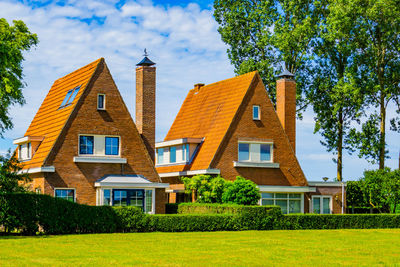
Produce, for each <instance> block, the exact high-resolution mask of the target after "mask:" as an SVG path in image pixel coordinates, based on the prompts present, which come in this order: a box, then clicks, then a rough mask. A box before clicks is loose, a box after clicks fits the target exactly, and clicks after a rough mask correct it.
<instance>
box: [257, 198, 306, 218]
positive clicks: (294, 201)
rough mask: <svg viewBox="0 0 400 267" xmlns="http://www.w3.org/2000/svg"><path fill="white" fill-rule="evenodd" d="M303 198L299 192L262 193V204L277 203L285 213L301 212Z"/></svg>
mask: <svg viewBox="0 0 400 267" xmlns="http://www.w3.org/2000/svg"><path fill="white" fill-rule="evenodd" d="M301 200H302V195H301V194H297V193H261V205H263V206H265V205H277V206H279V207H281V210H282V213H283V214H290V213H301V212H302V210H301V205H302V204H301V202H302V201H301Z"/></svg>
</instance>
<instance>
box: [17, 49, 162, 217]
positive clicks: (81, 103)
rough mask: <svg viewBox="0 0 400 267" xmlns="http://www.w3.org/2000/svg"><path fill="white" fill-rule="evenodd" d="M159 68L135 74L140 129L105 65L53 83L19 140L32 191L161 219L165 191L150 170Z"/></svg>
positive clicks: (147, 65) (145, 66)
mask: <svg viewBox="0 0 400 267" xmlns="http://www.w3.org/2000/svg"><path fill="white" fill-rule="evenodd" d="M155 74H156V68H155V67H154V63H153V62H151V61H150V60H149V59H148V58H147V57H145V58H144V59H143V60H142V61H141V62H140V63H139V64H138V66H137V68H136V125H135V123H134V121H133V119H132V118H131V115H130V113H129V111H128V109H127V107H126V105H125V103H124V100H123V99H122V97H121V95H120V93H119V90H118V88H117V86H116V85H115V83H114V80H113V78H112V76H111V74H110V71H109V69H108V67H107V65H106V63H105V60H104V59H103V58H101V59H98V60H96V61H94V62H92V63H90V64H89V65H87V66H84V67H82V68H80V69H78V70H76V71H74V72H71V73H70V74H68V75H66V76H64V77H62V78H60V79H58V80H56V81H55V82H54V84H53V86H52V87H51V89H50V91H49V92H48V94H47V96H46V97H45V99H44V101H43V103H42V105H41V106H40V108H39V110H38V112H37V113H36V115H35V116H34V118H33V120H32V122H31V124H30V126H29V128H28V130H27V131H26V133H25V135H24V136H23V137H21V138H18V139H15V140H14V144H16V145H18V147H17V153H16V154H17V156H18V158H19V159H20V160H21V161H22V162H23V169H22V171H21V172H26V173H29V175H30V177H31V178H32V183H31V185H30V186H31V189H32V190H33V191H36V192H37V193H44V194H49V195H52V196H55V197H60V198H64V199H67V200H71V201H76V202H78V203H83V204H89V205H113V206H120V205H131V206H139V207H141V208H142V209H143V210H144V211H145V212H148V213H164V212H165V202H166V197H167V196H166V193H165V188H167V187H168V184H165V183H162V181H161V178H160V177H159V175H158V173H157V171H156V169H155V167H154V163H153V157H154V152H153V151H154V141H155Z"/></svg>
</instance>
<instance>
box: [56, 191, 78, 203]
mask: <svg viewBox="0 0 400 267" xmlns="http://www.w3.org/2000/svg"><path fill="white" fill-rule="evenodd" d="M54 196H55V197H58V198H62V199H65V200H68V201H72V202H74V201H75V189H55V190H54Z"/></svg>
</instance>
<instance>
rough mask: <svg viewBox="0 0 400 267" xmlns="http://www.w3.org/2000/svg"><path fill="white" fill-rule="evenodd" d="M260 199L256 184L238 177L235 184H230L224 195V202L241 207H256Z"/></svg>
mask: <svg viewBox="0 0 400 267" xmlns="http://www.w3.org/2000/svg"><path fill="white" fill-rule="evenodd" d="M260 197H261V196H260V191H259V189H258V187H257V185H256V184H255V183H254V182H252V181H250V180H247V179H245V178H243V177H241V176H238V177H236V180H235V181H234V182H233V183H232V182H230V183H228V185H227V188H226V189H225V191H224V193H223V194H222V202H224V203H235V204H239V205H256V204H257V203H258V201H259V200H260Z"/></svg>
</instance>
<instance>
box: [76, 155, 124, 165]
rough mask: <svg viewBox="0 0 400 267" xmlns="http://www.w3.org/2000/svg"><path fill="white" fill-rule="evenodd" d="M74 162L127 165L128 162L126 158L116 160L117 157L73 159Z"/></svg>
mask: <svg viewBox="0 0 400 267" xmlns="http://www.w3.org/2000/svg"><path fill="white" fill-rule="evenodd" d="M74 162H81V163H124V164H125V163H127V162H128V160H127V159H126V158H117V157H108V156H107V157H83V156H81V157H74Z"/></svg>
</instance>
